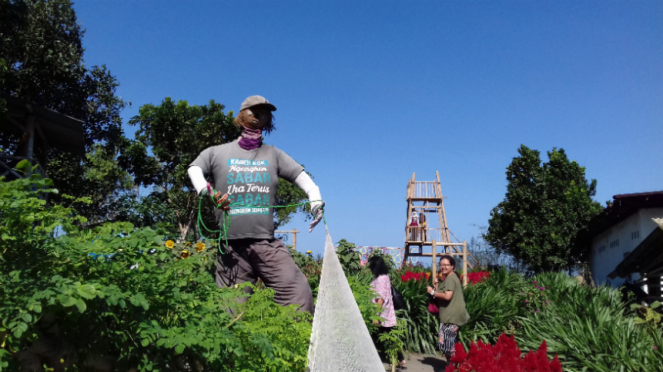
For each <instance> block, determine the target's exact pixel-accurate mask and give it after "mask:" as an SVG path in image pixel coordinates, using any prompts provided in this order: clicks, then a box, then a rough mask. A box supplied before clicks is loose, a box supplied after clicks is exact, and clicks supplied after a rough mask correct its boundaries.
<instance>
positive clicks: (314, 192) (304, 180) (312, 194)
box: [295, 172, 322, 212]
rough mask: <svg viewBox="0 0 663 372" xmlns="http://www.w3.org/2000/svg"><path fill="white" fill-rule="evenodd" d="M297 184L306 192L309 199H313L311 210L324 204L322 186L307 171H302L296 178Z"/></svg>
mask: <svg viewBox="0 0 663 372" xmlns="http://www.w3.org/2000/svg"><path fill="white" fill-rule="evenodd" d="M295 186H297V187H299V188H300V189H302V191H304V192H305V193H306V195H307V196H308V200H311V201H312V202H311V212H313V211H315V210H316V209H318V208H320V207H321V206H322V196H320V188H319V187H318V186H317V185H316V184H315V183H314V182H313V180H312V179H311V176H309V175H308V173H306V172H302V173H300V174H299V176H297V178H295Z"/></svg>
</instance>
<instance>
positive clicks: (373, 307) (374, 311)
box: [347, 276, 382, 334]
mask: <svg viewBox="0 0 663 372" xmlns="http://www.w3.org/2000/svg"><path fill="white" fill-rule="evenodd" d="M347 279H348V283H349V284H350V289H351V290H352V294H353V295H354V297H355V301H357V306H358V307H359V312H360V313H361V316H362V317H363V318H364V323H365V324H366V328H368V331H369V332H370V333H371V334H374V333H375V332H376V331H377V329H378V323H379V322H380V321H382V318H381V317H380V313H382V310H381V309H382V308H381V307H380V305H378V304H376V303H373V302H372V300H373V299H374V298H375V297H376V294H375V292H373V290H371V288H370V286H369V284H370V281H368V282H367V280H365V279H364V280H362V279H360V278H358V277H357V276H349V277H347Z"/></svg>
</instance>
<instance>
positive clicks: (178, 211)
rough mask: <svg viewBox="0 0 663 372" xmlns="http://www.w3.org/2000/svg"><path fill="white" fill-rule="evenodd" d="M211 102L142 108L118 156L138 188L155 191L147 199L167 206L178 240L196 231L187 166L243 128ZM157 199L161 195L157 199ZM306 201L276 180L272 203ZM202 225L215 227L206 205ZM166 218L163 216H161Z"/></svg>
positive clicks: (278, 219) (281, 215)
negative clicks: (130, 138)
mask: <svg viewBox="0 0 663 372" xmlns="http://www.w3.org/2000/svg"><path fill="white" fill-rule="evenodd" d="M223 110H224V106H223V105H222V104H219V103H216V102H214V101H213V100H212V101H210V102H209V104H208V105H203V106H197V105H189V103H188V102H186V101H178V102H175V101H173V100H172V99H171V98H166V99H165V100H164V101H163V102H162V103H161V105H159V106H155V105H152V104H147V105H144V106H142V107H141V108H140V111H139V114H138V115H137V116H135V117H133V118H132V119H131V120H130V121H129V124H131V125H137V126H138V130H137V131H136V139H135V141H132V143H131V145H129V146H128V147H127V148H126V149H125V150H123V153H122V155H121V156H120V163H121V165H122V166H123V167H125V168H126V169H127V170H129V171H130V172H131V173H132V174H133V175H134V181H135V183H136V184H139V185H143V186H149V187H153V191H152V194H151V197H154V198H158V199H159V200H162V201H163V202H164V203H166V204H167V205H168V208H169V209H170V210H172V212H173V213H174V216H175V217H174V219H175V221H176V226H177V229H178V232H179V235H180V237H181V238H184V237H186V236H187V235H188V234H190V233H192V232H194V230H195V229H194V228H193V227H194V224H195V222H196V218H197V213H198V205H199V200H198V196H197V194H196V192H195V190H194V189H193V185H191V181H190V180H189V176H188V174H187V169H188V167H189V164H191V162H193V160H195V159H196V157H197V156H198V155H199V154H200V153H201V152H202V151H203V150H204V149H206V148H208V147H211V146H215V145H219V144H223V143H228V142H231V141H233V140H235V139H236V138H238V137H239V135H240V133H241V130H240V128H239V127H238V126H237V125H235V124H234V123H233V120H234V118H233V115H232V112H230V113H229V114H225V113H224V112H223ZM157 195H159V196H157ZM303 200H306V194H305V193H304V192H303V191H301V190H300V189H299V188H297V187H295V186H292V185H291V184H290V183H288V182H287V181H285V180H282V179H279V191H278V194H277V197H276V200H275V205H289V204H294V203H298V202H301V201H303ZM203 205H204V206H205V207H204V208H205V210H204V221H205V224H206V225H207V226H210V227H211V226H214V217H213V214H212V210H211V205H210V203H203ZM298 210H305V208H304V207H298V208H297V207H289V208H283V209H277V210H276V212H275V225H276V226H279V225H281V224H283V223H286V222H287V221H289V219H290V218H291V216H292V214H293V213H295V212H296V211H298ZM164 216H165V215H164Z"/></svg>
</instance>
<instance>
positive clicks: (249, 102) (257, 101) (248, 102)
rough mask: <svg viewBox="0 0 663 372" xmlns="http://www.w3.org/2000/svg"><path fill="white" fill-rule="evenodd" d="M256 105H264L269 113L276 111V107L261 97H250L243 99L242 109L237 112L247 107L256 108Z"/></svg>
mask: <svg viewBox="0 0 663 372" xmlns="http://www.w3.org/2000/svg"><path fill="white" fill-rule="evenodd" d="M258 105H265V106H267V107H268V108H269V110H270V111H276V106H274V105H272V104H271V103H269V101H268V100H267V99H266V98H265V97H262V96H251V97H249V98H247V99H245V100H244V102H242V107H240V109H239V111H243V110H246V109H247V108H249V107H253V106H258Z"/></svg>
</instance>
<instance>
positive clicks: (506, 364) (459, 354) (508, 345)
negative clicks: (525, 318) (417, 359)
mask: <svg viewBox="0 0 663 372" xmlns="http://www.w3.org/2000/svg"><path fill="white" fill-rule="evenodd" d="M455 352H456V354H455V355H454V356H453V357H452V358H451V360H450V362H451V363H450V364H449V366H448V367H447V369H446V371H445V372H507V371H508V372H511V371H519V372H562V365H561V363H560V362H559V359H558V358H557V356H555V358H553V360H552V361H550V362H549V361H548V355H547V352H548V347H547V345H546V342H545V341H543V342H542V343H541V346H540V347H539V350H537V351H536V352H534V351H530V352H529V353H528V354H527V355H525V356H524V357H521V352H520V348H518V345H517V344H516V341H515V340H514V338H513V336H511V337H509V336H507V335H506V334H502V335H501V336H500V338H499V339H498V340H497V343H496V344H495V345H494V346H491V345H490V344H484V343H483V342H482V341H479V342H477V343H474V342H472V343H471V344H470V350H469V353H465V349H464V348H463V346H462V345H461V344H456V348H455Z"/></svg>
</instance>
